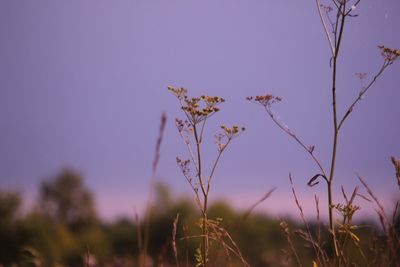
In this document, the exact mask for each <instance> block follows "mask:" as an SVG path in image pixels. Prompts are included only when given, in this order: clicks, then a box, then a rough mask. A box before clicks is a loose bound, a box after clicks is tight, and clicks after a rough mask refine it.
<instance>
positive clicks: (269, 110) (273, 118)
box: [265, 106, 326, 176]
mask: <svg viewBox="0 0 400 267" xmlns="http://www.w3.org/2000/svg"><path fill="white" fill-rule="evenodd" d="M265 110H266V111H267V113H268V115H269V116H270V117H271V119H272V121H273V122H274V123H275V124H276V125H277V126H278V127H279V128H280V129H281V130H282V131H284V132H285V133H287V134H288V135H289V136H290V137H292V138H293V139H294V140H295V141H296V142H297V143H298V144H299V145H300V146H301V147H302V148H304V149H305V150H306V151H307V153H308V154H310V156H311V158H312V159H313V160H314V162H315V163H316V164H317V165H318V168H319V169H320V171H321V172H322V174H323V175H325V176H326V173H325V170H324V168H323V167H322V164H321V163H320V161H319V160H318V158H317V157H315V155H314V153H313V152H312V151H311V150H310V149H309V148H308V147H307V146H306V145H304V143H303V142H302V141H301V140H300V139H299V138H298V137H297V136H296V135H295V134H293V133H292V132H291V131H290V130H288V129H287V127H285V126H283V125H282V123H281V122H279V121H278V120H277V119H276V118H275V115H274V113H273V112H272V110H271V109H270V108H269V107H268V106H266V107H265Z"/></svg>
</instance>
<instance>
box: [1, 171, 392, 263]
mask: <svg viewBox="0 0 400 267" xmlns="http://www.w3.org/2000/svg"><path fill="white" fill-rule="evenodd" d="M267 201H268V200H267ZM94 203H95V199H94V197H93V195H92V194H91V192H90V190H89V189H88V188H87V187H86V186H85V184H84V180H83V178H82V177H81V176H80V175H79V174H78V173H76V172H75V171H73V170H64V171H62V172H60V173H59V174H58V175H56V176H55V177H53V179H51V180H46V181H43V183H42V184H41V185H40V187H39V198H38V201H37V203H36V206H35V208H34V209H33V210H31V211H30V212H28V213H26V214H22V213H21V211H20V207H21V204H22V196H21V195H20V194H19V193H17V192H0V266H1V265H3V266H32V267H35V266H84V261H85V258H87V256H88V255H91V257H92V259H95V261H96V262H97V266H105V265H107V266H137V262H138V255H139V234H138V233H139V232H140V233H143V229H144V225H143V222H142V221H143V220H138V221H139V225H137V223H138V222H137V221H135V220H134V218H133V216H132V218H120V219H117V220H115V221H114V222H112V223H105V222H102V221H101V220H100V219H99V218H98V216H97V214H96V211H95V208H94ZM151 213H152V216H151V221H150V225H149V227H150V234H149V254H150V255H149V256H150V257H151V258H152V259H153V262H154V263H155V264H156V265H157V266H159V265H164V266H175V257H174V254H173V250H172V246H171V244H172V240H173V235H172V232H173V231H172V229H173V221H174V219H175V218H176V215H177V214H178V213H179V221H178V223H177V233H176V244H177V250H178V258H179V260H180V261H181V264H182V265H183V266H186V263H188V266H194V254H195V250H196V248H197V247H196V244H197V242H195V241H196V238H198V235H200V234H201V229H200V227H198V226H197V225H196V223H197V222H198V220H199V218H200V214H198V212H197V209H196V207H195V204H194V203H193V201H192V200H190V199H188V198H176V197H173V196H172V195H171V192H170V190H169V189H168V188H167V187H166V186H165V185H162V184H157V185H156V187H155V198H154V201H153V202H152V203H151ZM244 214H245V212H239V211H236V210H234V209H232V207H231V206H230V205H229V204H228V203H226V202H223V201H220V202H215V203H213V205H211V207H210V209H209V218H210V219H212V220H215V221H217V222H218V225H219V226H221V227H222V228H224V229H226V230H227V233H229V235H230V236H231V237H232V239H233V240H234V241H235V242H236V244H237V246H238V247H239V249H240V251H241V253H242V254H243V256H244V258H245V259H246V260H247V261H248V262H249V263H250V265H251V266H260V267H261V266H285V265H286V266H287V265H288V264H289V265H290V262H293V261H291V258H292V257H293V255H292V253H291V249H290V246H289V244H288V242H287V239H286V236H285V234H284V231H282V228H281V226H280V222H279V221H277V220H276V219H272V218H270V217H268V216H267V215H265V214H251V215H250V216H249V217H247V218H246V219H244ZM397 221H399V220H397ZM285 222H286V223H287V225H288V227H289V229H290V231H291V234H292V241H293V245H294V246H295V248H296V250H297V253H298V254H299V255H300V256H301V261H302V263H303V264H304V266H310V263H311V262H312V260H313V258H314V256H315V255H313V250H312V248H310V245H309V244H307V242H305V241H304V240H303V239H302V238H301V235H300V234H298V233H296V229H297V230H300V231H306V229H305V228H304V227H303V226H302V225H300V224H298V223H296V222H294V221H293V220H290V219H285ZM367 224H368V225H369V226H368V227H361V228H359V229H357V232H356V233H357V235H358V236H359V237H360V240H361V242H360V243H359V245H360V246H361V247H363V248H365V251H368V249H369V247H370V246H371V244H372V243H371V242H373V241H374V242H378V243H379V242H384V240H380V239H379V230H377V229H378V228H377V227H374V226H371V225H372V224H371V223H366V224H365V225H367ZM398 225H399V224H397V232H398V233H399V231H398V230H399V229H398ZM310 229H311V231H312V232H313V235H314V236H317V230H318V225H317V224H315V223H311V224H310ZM373 232H375V233H377V234H376V235H373V234H372V233H373ZM321 235H322V236H323V238H326V237H327V236H328V232H327V230H326V229H322V232H321ZM373 236H376V237H377V238H376V239H375V240H373ZM141 238H143V237H141ZM223 238H226V237H223ZM210 248H211V252H210V259H211V260H212V262H213V266H226V262H227V261H228V260H229V262H231V263H232V264H231V265H232V266H240V265H239V264H236V260H235V255H232V254H231V255H230V256H227V254H226V251H225V248H224V246H223V244H221V243H219V242H216V241H213V243H212V245H211V247H210ZM323 249H324V250H325V251H327V252H328V254H329V253H332V248H331V247H329V244H327V245H326V246H325V247H324V248H323ZM346 249H348V251H349V252H350V253H349V255H353V258H352V261H353V262H354V263H356V264H357V265H362V264H365V260H366V259H363V257H366V258H367V260H368V257H369V256H370V255H364V256H363V255H359V252H358V251H359V250H358V249H357V248H355V247H354V246H352V245H351V243H349V245H348V247H347V248H346ZM237 263H239V261H237Z"/></svg>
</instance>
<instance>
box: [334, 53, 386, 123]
mask: <svg viewBox="0 0 400 267" xmlns="http://www.w3.org/2000/svg"><path fill="white" fill-rule="evenodd" d="M389 65H390V64H388V62H387V61H386V60H385V61H384V62H383V65H382V66H381V68H380V69H379V71H378V73H377V74H375V76H374V78H373V79H372V80H371V81H370V83H369V84H368V85H367V86H366V87H364V88H363V89H362V90H361V91H360V93H359V94H358V97H357V98H356V99H355V100H354V101H353V103H352V104H351V105H350V106H349V107H348V108H347V111H346V113H345V114H344V116H343V118H342V119H341V120H340V123H339V126H338V130H340V128H341V127H342V125H343V123H344V121H345V120H346V119H347V117H348V116H349V115H350V113H351V112H352V111H353V109H354V107H355V106H356V105H357V103H358V102H360V101H361V99H362V98H363V96H364V94H365V93H366V92H367V91H368V89H369V88H370V87H371V86H372V85H373V84H374V83H375V82H376V80H377V79H378V77H379V76H381V74H382V73H383V72H384V71H385V69H386V68H387V67H388V66H389Z"/></svg>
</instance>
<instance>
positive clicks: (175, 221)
mask: <svg viewBox="0 0 400 267" xmlns="http://www.w3.org/2000/svg"><path fill="white" fill-rule="evenodd" d="M178 220H179V213H178V214H176V217H175V219H174V222H173V224H172V250H173V252H174V257H175V264H176V266H177V267H179V260H178V249H177V248H176V230H177V226H178Z"/></svg>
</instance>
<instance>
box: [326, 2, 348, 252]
mask: <svg viewBox="0 0 400 267" xmlns="http://www.w3.org/2000/svg"><path fill="white" fill-rule="evenodd" d="M342 9H343V11H342ZM345 11H346V2H344V4H341V5H340V6H339V8H338V13H337V17H336V29H337V27H338V25H339V22H340V27H339V32H337V30H335V49H334V55H333V69H332V113H333V147H332V158H331V168H330V173H329V178H328V183H327V187H328V188H327V189H328V210H329V230H330V232H331V236H332V243H333V246H334V248H335V255H336V256H339V250H338V245H337V240H336V232H335V224H334V217H333V208H334V205H333V199H332V182H333V177H334V174H335V165H336V153H337V145H338V136H339V127H338V118H337V108H336V107H337V105H336V78H337V73H336V69H337V60H338V55H339V50H340V44H341V41H342V36H343V30H344V23H345V18H346V15H345Z"/></svg>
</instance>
